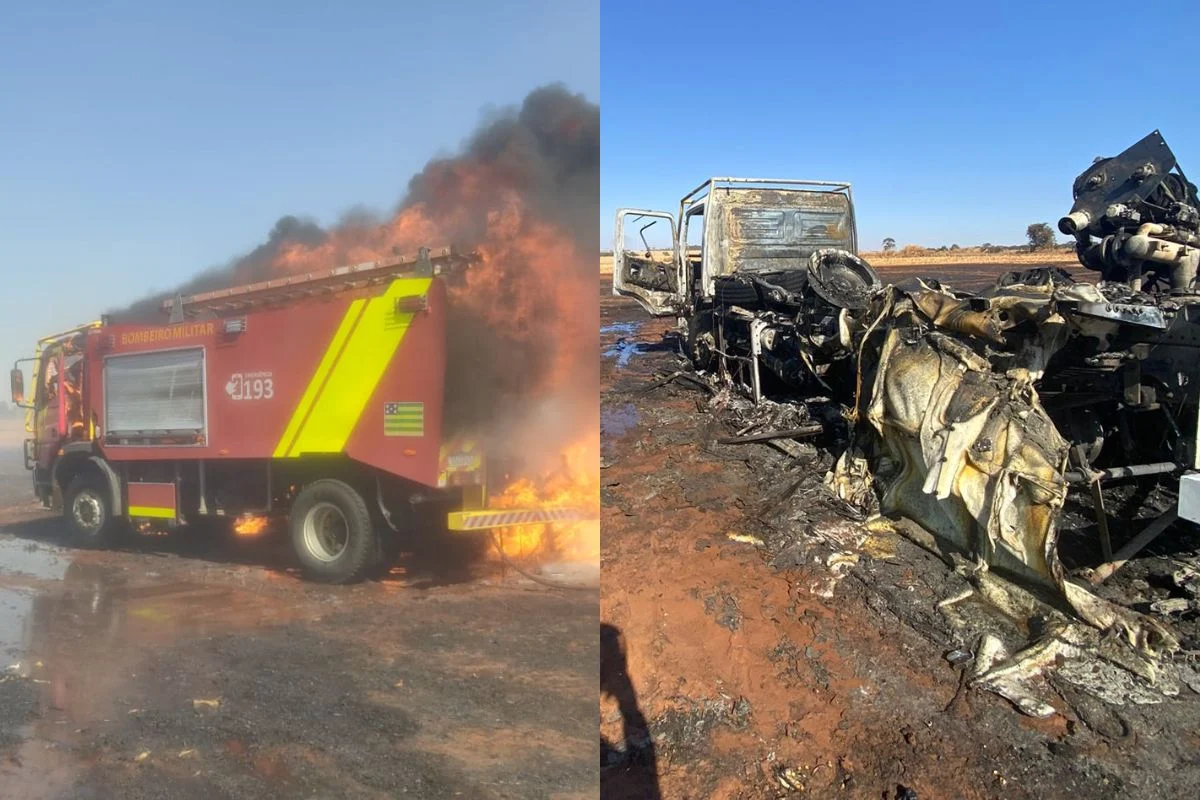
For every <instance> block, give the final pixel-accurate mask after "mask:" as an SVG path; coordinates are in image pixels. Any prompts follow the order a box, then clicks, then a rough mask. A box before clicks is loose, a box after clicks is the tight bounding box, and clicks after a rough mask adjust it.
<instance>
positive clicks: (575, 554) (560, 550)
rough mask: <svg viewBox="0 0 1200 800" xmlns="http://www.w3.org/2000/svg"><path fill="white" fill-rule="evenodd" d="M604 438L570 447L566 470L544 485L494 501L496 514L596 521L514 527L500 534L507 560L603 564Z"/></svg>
mask: <svg viewBox="0 0 1200 800" xmlns="http://www.w3.org/2000/svg"><path fill="white" fill-rule="evenodd" d="M599 460H600V434H599V431H596V432H595V434H594V435H591V434H589V435H588V436H585V437H584V438H583V439H581V440H579V441H577V442H575V443H574V444H572V445H571V446H569V447H568V448H567V450H566V452H565V453H564V454H563V461H562V465H561V467H560V468H559V469H558V470H556V471H554V472H552V473H548V474H545V475H542V476H539V477H538V479H536V480H535V479H529V478H522V479H519V480H517V481H515V482H514V483H513V484H511V485H510V486H509V487H508V488H507V489H505V490H504V491H503V492H501V493H500V494H498V495H494V496H493V497H492V498H491V506H492V507H494V508H571V509H577V510H580V511H585V512H588V513H589V514H594V515H595V519H592V520H586V521H582V522H570V523H556V524H553V525H514V526H512V527H509V528H499V529H497V531H496V534H497V536H498V537H499V540H500V545H501V547H503V548H504V554H505V555H506V556H508V557H509V558H513V559H518V560H527V559H536V560H538V561H543V562H544V561H554V560H560V561H586V562H597V561H599V559H600V471H599V469H598V465H599Z"/></svg>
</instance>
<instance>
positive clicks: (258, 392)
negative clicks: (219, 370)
mask: <svg viewBox="0 0 1200 800" xmlns="http://www.w3.org/2000/svg"><path fill="white" fill-rule="evenodd" d="M225 393H226V394H227V395H229V397H230V399H232V400H270V399H271V398H272V397H274V396H275V381H274V380H272V378H271V373H270V372H235V373H233V374H232V375H230V376H229V380H228V382H226V384H225Z"/></svg>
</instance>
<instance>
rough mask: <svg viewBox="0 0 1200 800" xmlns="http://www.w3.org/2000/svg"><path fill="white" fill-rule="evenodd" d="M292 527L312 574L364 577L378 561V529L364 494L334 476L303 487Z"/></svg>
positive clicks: (337, 579) (328, 578) (343, 579)
mask: <svg viewBox="0 0 1200 800" xmlns="http://www.w3.org/2000/svg"><path fill="white" fill-rule="evenodd" d="M288 528H289V530H290V532H291V536H292V547H293V548H294V549H295V551H296V555H297V557H298V558H299V559H300V565H301V567H302V568H303V569H304V573H305V574H306V575H308V577H310V578H312V579H314V580H318V581H322V582H324V583H352V582H354V581H357V580H360V579H361V578H362V577H363V576H364V575H365V574H366V572H367V571H368V570H369V569H370V568H371V567H372V565H373V564H374V563H375V559H376V557H377V555H378V553H379V534H378V532H377V531H376V530H375V526H374V524H373V523H372V522H371V514H370V512H369V511H368V510H367V504H366V502H365V501H364V500H363V499H362V496H361V495H360V494H359V493H358V492H356V491H354V489H353V487H351V486H350V485H349V484H346V483H343V482H342V481H339V480H334V479H332V478H325V479H322V480H319V481H314V482H313V483H310V484H309V485H308V486H305V487H304V488H303V489H301V490H300V494H299V495H298V496H297V497H296V501H295V502H294V503H293V504H292V511H291V516H290V518H289V520H288Z"/></svg>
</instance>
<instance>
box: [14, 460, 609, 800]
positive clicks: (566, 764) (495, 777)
mask: <svg viewBox="0 0 1200 800" xmlns="http://www.w3.org/2000/svg"><path fill="white" fill-rule="evenodd" d="M17 456H18V457H19V451H18V453H17ZM10 472H11V470H9V471H4V472H3V475H4V479H5V483H4V484H0V487H2V488H3V491H5V492H8V493H7V494H5V495H4V497H5V498H8V499H10V500H11V498H12V496H13V495H12V493H11V491H10V490H12V489H13V487H11V486H9V485H8V481H10V480H11V479H12V475H10V474H9V473H10ZM14 474H15V475H16V476H17V477H19V479H20V480H21V481H24V480H26V478H27V474H26V473H24V471H23V470H21V471H20V472H19V473H14ZM24 486H25V484H24V483H22V484H21V487H22V488H24ZM17 496H18V497H19V496H20V492H18V493H17ZM60 533H61V531H60V529H59V522H58V520H57V519H54V518H50V517H47V515H46V514H45V513H41V512H39V511H37V510H36V509H35V508H32V507H31V506H30V505H29V504H28V503H27V502H26V501H25V500H20V501H18V502H17V503H16V504H14V503H12V502H10V503H9V505H8V506H7V507H6V508H4V509H2V510H0V796H3V797H14V798H15V797H20V798H31V799H32V798H47V800H49V799H50V798H111V797H121V798H193V797H194V798H204V800H215V799H216V798H258V797H261V798H276V797H304V798H394V797H419V798H468V797H469V798H533V797H538V798H571V799H574V798H587V797H596V796H597V792H596V763H597V759H598V753H597V744H596V738H595V736H596V707H595V705H594V702H593V701H592V700H591V697H592V696H593V694H592V693H593V692H594V691H595V689H594V686H595V677H596V664H597V661H598V647H597V637H596V618H597V602H598V601H597V593H596V592H595V591H594V590H592V591H573V592H565V591H554V590H548V589H545V588H542V587H539V586H535V585H534V584H531V583H528V582H526V581H524V580H523V579H520V578H519V576H516V575H513V574H511V573H510V574H507V575H504V576H501V575H500V574H499V573H498V572H497V571H496V569H495V568H494V567H492V566H490V565H489V566H478V567H476V568H474V569H472V570H469V571H468V572H469V574H466V573H464V571H463V570H461V569H455V570H450V569H447V568H445V564H444V563H441V562H437V563H435V562H434V561H433V560H432V559H429V560H425V561H422V560H421V559H419V558H409V559H407V560H406V561H404V562H402V563H401V565H400V566H398V567H397V568H396V569H394V570H393V572H392V573H391V574H389V575H388V576H387V577H386V578H384V579H380V580H374V581H368V582H365V583H363V584H360V585H357V586H350V587H329V586H321V585H315V584H310V583H306V582H303V581H301V580H300V579H299V578H298V577H297V576H296V575H295V573H294V572H293V571H291V560H290V558H289V556H288V552H287V548H286V543H284V542H280V541H278V540H275V539H271V538H267V539H263V540H257V539H256V540H245V541H243V540H234V539H217V540H213V539H211V538H207V539H199V538H197V537H189V536H188V535H186V533H184V532H180V533H179V534H178V535H175V536H172V537H140V538H139V539H138V540H137V541H136V542H135V543H133V544H132V545H130V546H129V547H128V548H126V549H123V550H120V551H111V552H93V551H80V550H74V549H70V548H65V547H62V546H60V544H59V542H60Z"/></svg>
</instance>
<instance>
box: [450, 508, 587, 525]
mask: <svg viewBox="0 0 1200 800" xmlns="http://www.w3.org/2000/svg"><path fill="white" fill-rule="evenodd" d="M595 517H596V514H595V512H588V511H583V510H581V509H577V508H542V509H536V510H524V509H521V510H515V509H514V510H503V511H499V510H498V511H454V512H452V513H451V514H450V515H449V516H448V518H447V527H448V528H449V529H450V530H452V531H478V530H484V529H487V528H506V527H508V526H510V525H537V524H544V523H548V522H578V521H579V520H585V519H594V518H595Z"/></svg>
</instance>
